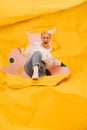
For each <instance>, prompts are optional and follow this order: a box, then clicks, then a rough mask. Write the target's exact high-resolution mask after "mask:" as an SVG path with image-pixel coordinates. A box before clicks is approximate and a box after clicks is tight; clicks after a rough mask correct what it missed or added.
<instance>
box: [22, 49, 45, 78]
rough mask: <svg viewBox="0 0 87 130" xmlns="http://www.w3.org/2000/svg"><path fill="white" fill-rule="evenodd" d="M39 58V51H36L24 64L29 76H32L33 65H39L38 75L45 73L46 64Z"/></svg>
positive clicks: (40, 55)
mask: <svg viewBox="0 0 87 130" xmlns="http://www.w3.org/2000/svg"><path fill="white" fill-rule="evenodd" d="M41 59H42V54H41V52H40V51H36V52H35V53H34V54H33V55H32V56H31V58H30V59H29V60H28V61H27V62H26V64H25V65H24V70H25V72H26V73H27V74H28V75H29V76H30V77H32V75H33V67H34V66H35V65H38V66H39V77H41V76H44V75H45V74H46V64H45V63H44V62H43V61H41Z"/></svg>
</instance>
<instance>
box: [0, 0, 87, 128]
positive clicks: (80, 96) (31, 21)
mask: <svg viewBox="0 0 87 130" xmlns="http://www.w3.org/2000/svg"><path fill="white" fill-rule="evenodd" d="M26 28H27V29H28V31H29V32H31V33H36V32H38V33H41V32H43V31H45V30H48V29H52V28H56V32H55V33H54V35H53V42H52V45H53V46H54V50H53V52H52V54H53V55H54V56H55V57H56V58H58V59H60V60H61V61H63V62H64V63H65V64H66V65H67V66H68V67H69V69H70V73H71V75H70V77H69V78H67V79H65V80H63V81H62V82H61V83H59V84H58V85H57V86H56V87H55V86H52V85H49V84H48V85H47V86H37V85H36V86H32V87H31V86H30V84H29V80H28V79H26V82H25V79H23V78H20V77H16V76H13V75H9V74H6V73H3V72H0V130H19V129H20V130H86V129H87V2H86V0H70V1H69V0H61V1H60V0H47V1H46V0H44V1H41V0H32V1H30V0H13V1H11V0H3V1H1V2H0V68H1V67H3V66H4V65H7V64H8V61H7V56H8V53H9V52H10V51H11V50H12V49H14V48H16V47H24V48H25V47H26V45H27V41H28V40H27V36H26V34H25V30H26ZM57 78H58V77H55V80H57ZM44 80H45V82H47V83H48V81H49V80H50V79H49V80H48V79H47V78H44ZM50 82H52V83H53V82H54V79H53V80H52V78H51V80H50ZM38 83H39V80H38ZM26 84H27V88H26ZM28 85H29V87H28ZM17 88H20V89H17Z"/></svg>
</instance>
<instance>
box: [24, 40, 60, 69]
mask: <svg viewBox="0 0 87 130" xmlns="http://www.w3.org/2000/svg"><path fill="white" fill-rule="evenodd" d="M51 50H52V48H50V49H47V48H45V47H44V46H43V45H42V43H41V42H34V43H32V44H31V45H30V46H29V47H27V48H26V50H25V51H23V52H22V54H23V55H25V56H29V57H30V56H32V54H33V53H35V52H36V51H40V52H41V54H42V61H44V62H45V63H46V65H47V66H48V67H50V66H52V65H53V64H55V65H58V66H60V65H61V62H60V61H59V60H56V59H55V58H53V57H52V55H51V53H50V51H51Z"/></svg>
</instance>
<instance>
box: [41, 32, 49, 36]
mask: <svg viewBox="0 0 87 130" xmlns="http://www.w3.org/2000/svg"><path fill="white" fill-rule="evenodd" d="M43 34H48V35H49V36H50V37H51V34H50V33H48V32H43V33H41V37H42V36H43Z"/></svg>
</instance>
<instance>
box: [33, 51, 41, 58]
mask: <svg viewBox="0 0 87 130" xmlns="http://www.w3.org/2000/svg"><path fill="white" fill-rule="evenodd" d="M34 55H37V56H38V57H42V54H41V52H40V51H36V52H35V53H34Z"/></svg>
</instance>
